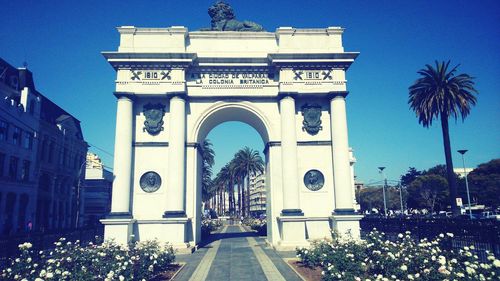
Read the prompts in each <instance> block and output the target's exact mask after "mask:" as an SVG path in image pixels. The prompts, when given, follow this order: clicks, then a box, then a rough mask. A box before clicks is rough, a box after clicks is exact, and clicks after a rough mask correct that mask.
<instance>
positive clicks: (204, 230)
mask: <svg viewBox="0 0 500 281" xmlns="http://www.w3.org/2000/svg"><path fill="white" fill-rule="evenodd" d="M221 226H222V221H221V220H211V219H204V220H202V221H201V237H203V238H205V237H208V235H210V233H211V232H212V231H215V230H217V229H218V228H219V227H221Z"/></svg>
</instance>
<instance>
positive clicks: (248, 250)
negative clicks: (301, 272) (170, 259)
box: [175, 225, 301, 281]
mask: <svg viewBox="0 0 500 281" xmlns="http://www.w3.org/2000/svg"><path fill="white" fill-rule="evenodd" d="M211 238H212V240H211V241H208V242H207V244H206V245H204V246H203V245H202V246H201V248H200V249H199V250H198V251H196V252H195V253H194V254H189V255H178V257H177V261H179V262H186V263H187V264H186V266H185V267H184V268H183V269H182V271H181V272H180V273H179V275H178V276H177V277H176V278H175V281H201V280H207V281H220V280H248V281H250V280H252V281H257V280H273V281H274V280H276V281H284V280H287V281H300V280H301V279H300V278H299V277H298V276H297V275H296V274H295V272H294V271H293V270H292V269H290V267H289V266H288V265H287V264H286V263H285V261H284V260H283V257H291V256H294V253H291V252H288V253H278V252H276V251H274V250H273V249H272V248H270V247H266V244H265V241H264V239H263V238H261V237H258V236H256V233H254V232H246V231H245V230H244V229H243V228H242V227H241V226H237V225H229V226H224V228H223V229H222V231H221V232H220V233H217V234H213V235H211Z"/></svg>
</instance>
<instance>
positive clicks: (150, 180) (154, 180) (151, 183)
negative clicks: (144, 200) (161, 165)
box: [139, 171, 161, 193]
mask: <svg viewBox="0 0 500 281" xmlns="http://www.w3.org/2000/svg"><path fill="white" fill-rule="evenodd" d="M139 184H140V185H141V188H142V190H144V191H145V192H148V193H151V192H155V191H157V190H158V189H159V188H160V185H161V177H160V175H158V173H156V172H153V171H149V172H146V173H144V174H143V175H142V176H141V179H140V181H139Z"/></svg>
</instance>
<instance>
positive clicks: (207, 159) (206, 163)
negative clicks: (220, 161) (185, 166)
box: [201, 139, 215, 202]
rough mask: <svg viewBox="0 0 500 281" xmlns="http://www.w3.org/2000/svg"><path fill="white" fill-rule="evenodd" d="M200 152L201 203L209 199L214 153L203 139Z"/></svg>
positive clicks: (207, 141) (210, 144) (210, 145)
mask: <svg viewBox="0 0 500 281" xmlns="http://www.w3.org/2000/svg"><path fill="white" fill-rule="evenodd" d="M201 151H202V161H203V164H202V173H201V196H202V201H203V202H206V201H207V200H208V199H210V197H211V196H210V195H211V194H210V193H211V192H210V188H211V187H212V166H213V165H214V164H215V159H214V157H215V152H214V150H213V149H212V143H211V142H210V140H209V139H205V140H204V141H203V143H202V145H201Z"/></svg>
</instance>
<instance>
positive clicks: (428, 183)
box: [408, 174, 449, 213]
mask: <svg viewBox="0 0 500 281" xmlns="http://www.w3.org/2000/svg"><path fill="white" fill-rule="evenodd" d="M408 193H409V200H408V206H409V207H412V208H426V209H429V211H430V212H431V213H432V212H434V210H435V209H440V210H444V209H445V208H446V205H447V204H446V199H447V198H448V196H449V192H448V184H447V182H446V178H444V177H442V176H440V175H433V174H429V175H422V176H419V177H418V178H417V179H415V180H414V181H413V182H412V183H411V184H410V186H408ZM436 207H437V208H436Z"/></svg>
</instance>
